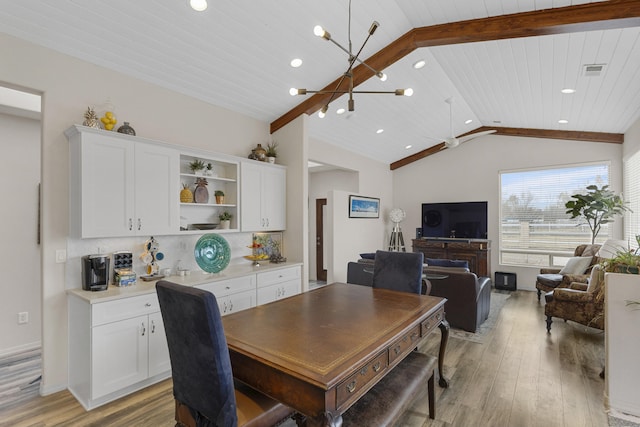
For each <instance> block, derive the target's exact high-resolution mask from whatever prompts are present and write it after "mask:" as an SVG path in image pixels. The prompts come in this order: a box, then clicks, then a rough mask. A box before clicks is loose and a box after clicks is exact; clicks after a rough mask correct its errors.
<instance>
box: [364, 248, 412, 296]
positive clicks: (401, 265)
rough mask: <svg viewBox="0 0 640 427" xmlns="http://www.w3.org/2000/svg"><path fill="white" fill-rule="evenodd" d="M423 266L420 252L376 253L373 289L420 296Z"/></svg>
mask: <svg viewBox="0 0 640 427" xmlns="http://www.w3.org/2000/svg"><path fill="white" fill-rule="evenodd" d="M423 264H424V255H423V254H422V252H387V251H376V262H375V264H374V266H373V287H374V288H384V289H391V290H394V291H402V292H412V293H415V294H420V293H421V292H422V268H423Z"/></svg>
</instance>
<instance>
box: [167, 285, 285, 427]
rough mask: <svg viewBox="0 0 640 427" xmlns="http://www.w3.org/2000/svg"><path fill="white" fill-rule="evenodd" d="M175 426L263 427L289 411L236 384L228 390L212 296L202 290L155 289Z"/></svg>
mask: <svg viewBox="0 0 640 427" xmlns="http://www.w3.org/2000/svg"><path fill="white" fill-rule="evenodd" d="M156 290H157V292H158V300H159V302H160V311H161V313H162V320H163V322H164V327H165V333H166V335H167V343H168V345H169V356H170V357H171V370H172V375H173V396H174V398H175V403H176V411H175V418H176V421H177V425H179V426H198V427H201V426H202V427H209V426H224V427H235V426H251V427H257V426H261V427H267V426H272V425H274V424H277V423H279V422H280V421H282V420H284V419H286V418H287V417H289V416H290V415H291V414H292V413H293V410H292V409H291V408H289V407H287V406H284V405H282V404H281V403H278V402H276V401H275V400H273V399H271V398H269V397H268V396H265V395H263V394H261V393H259V392H257V391H256V390H253V389H252V388H250V387H248V386H246V385H243V384H241V383H236V384H234V380H233V373H232V371H231V361H230V358H229V350H228V348H227V340H226V338H225V335H224V329H223V327H222V319H221V318H220V311H219V310H218V304H217V302H216V298H215V296H214V295H213V294H212V293H211V292H207V291H205V290H202V289H196V288H191V287H187V286H182V285H178V284H175V283H171V282H167V281H160V282H158V283H157V284H156Z"/></svg>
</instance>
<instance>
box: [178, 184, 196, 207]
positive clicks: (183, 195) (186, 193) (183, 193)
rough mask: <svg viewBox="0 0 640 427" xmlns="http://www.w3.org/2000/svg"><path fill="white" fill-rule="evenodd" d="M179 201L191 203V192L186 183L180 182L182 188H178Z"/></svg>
mask: <svg viewBox="0 0 640 427" xmlns="http://www.w3.org/2000/svg"><path fill="white" fill-rule="evenodd" d="M180 203H193V193H192V192H191V190H189V186H188V185H187V184H182V190H180Z"/></svg>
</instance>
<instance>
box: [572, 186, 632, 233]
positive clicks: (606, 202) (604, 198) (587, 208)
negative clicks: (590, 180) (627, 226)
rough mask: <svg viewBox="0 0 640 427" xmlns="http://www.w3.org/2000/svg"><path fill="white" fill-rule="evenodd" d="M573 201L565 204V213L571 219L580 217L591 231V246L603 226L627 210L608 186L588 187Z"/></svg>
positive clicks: (622, 201) (576, 195) (620, 197)
mask: <svg viewBox="0 0 640 427" xmlns="http://www.w3.org/2000/svg"><path fill="white" fill-rule="evenodd" d="M571 197H572V199H573V200H569V201H568V202H567V203H565V205H564V206H565V207H566V208H567V211H566V213H567V214H569V215H571V219H574V218H578V217H582V218H583V219H584V220H585V221H586V223H587V225H589V229H590V230H591V244H594V243H595V241H596V236H597V235H598V233H599V232H600V229H601V228H602V226H603V225H604V224H608V223H610V222H613V220H614V217H615V216H616V215H622V214H624V212H625V211H628V210H629V208H628V207H627V206H626V204H625V202H624V200H623V199H622V196H620V195H618V194H615V193H614V192H613V191H611V190H609V186H608V185H603V186H602V188H598V186H597V185H589V186H588V187H587V192H586V193H585V194H574V195H573V196H571Z"/></svg>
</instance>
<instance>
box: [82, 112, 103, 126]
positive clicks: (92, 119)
mask: <svg viewBox="0 0 640 427" xmlns="http://www.w3.org/2000/svg"><path fill="white" fill-rule="evenodd" d="M82 124H83V125H84V126H89V127H90V128H96V129H100V119H98V115H97V114H96V112H95V111H93V108H91V107H87V111H86V112H85V113H84V122H82Z"/></svg>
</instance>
